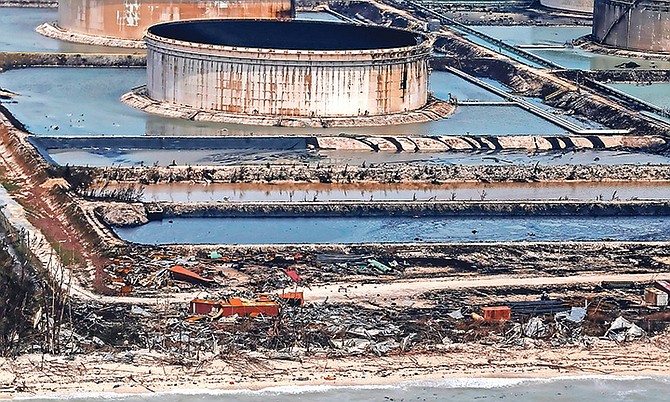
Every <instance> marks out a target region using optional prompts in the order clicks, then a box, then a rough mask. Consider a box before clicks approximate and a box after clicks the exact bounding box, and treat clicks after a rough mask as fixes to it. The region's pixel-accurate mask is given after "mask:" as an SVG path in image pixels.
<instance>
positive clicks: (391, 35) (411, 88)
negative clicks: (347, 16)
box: [145, 20, 432, 118]
mask: <svg viewBox="0 0 670 402" xmlns="http://www.w3.org/2000/svg"><path fill="white" fill-rule="evenodd" d="M145 39H146V43H147V50H148V51H147V75H148V77H147V78H148V83H147V87H146V95H147V96H148V97H149V98H151V99H152V100H154V101H157V102H160V103H166V104H171V105H184V106H188V107H191V108H194V109H196V110H203V111H220V112H224V113H232V114H242V115H250V116H263V115H265V116H286V117H307V118H319V117H344V116H378V115H387V114H394V113H402V112H408V111H412V110H416V109H419V108H421V107H423V106H424V105H426V103H427V101H428V75H429V67H428V60H429V58H430V55H431V52H432V42H431V40H429V38H428V37H426V36H425V35H423V34H420V33H416V32H412V31H408V30H401V29H392V28H385V27H379V26H364V25H353V24H342V23H326V22H316V21H270V20H256V21H248V20H200V21H180V22H171V23H165V24H159V25H156V26H153V27H151V28H150V29H149V31H148V33H147V35H146V38H145Z"/></svg>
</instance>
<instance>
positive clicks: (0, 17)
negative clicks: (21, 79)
mask: <svg viewBox="0 0 670 402" xmlns="http://www.w3.org/2000/svg"><path fill="white" fill-rule="evenodd" d="M56 20H58V9H57V8H14V7H0V52H66V53H137V52H138V50H132V49H122V48H113V47H106V46H90V45H82V44H77V43H70V42H64V41H60V40H56V39H51V38H47V37H45V36H42V35H40V34H39V33H37V32H36V31H35V28H37V26H38V25H40V24H42V23H45V22H52V21H56ZM139 52H140V53H143V51H141V50H140V51H139Z"/></svg>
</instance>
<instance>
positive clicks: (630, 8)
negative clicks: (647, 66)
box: [593, 0, 670, 52]
mask: <svg viewBox="0 0 670 402" xmlns="http://www.w3.org/2000/svg"><path fill="white" fill-rule="evenodd" d="M593 37H594V38H595V40H596V41H598V42H600V43H602V44H605V45H609V46H614V47H618V48H621V49H630V50H637V51H643V52H644V51H651V52H670V1H668V0H640V1H628V0H595V4H594V10H593Z"/></svg>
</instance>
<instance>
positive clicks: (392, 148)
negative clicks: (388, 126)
mask: <svg viewBox="0 0 670 402" xmlns="http://www.w3.org/2000/svg"><path fill="white" fill-rule="evenodd" d="M365 141H368V142H370V143H372V144H375V145H376V146H377V147H379V150H380V151H384V152H398V151H400V150H399V149H398V147H397V146H396V145H395V144H394V143H392V142H391V141H389V140H387V139H386V138H381V137H365Z"/></svg>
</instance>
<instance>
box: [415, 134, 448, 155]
mask: <svg viewBox="0 0 670 402" xmlns="http://www.w3.org/2000/svg"><path fill="white" fill-rule="evenodd" d="M412 141H414V142H415V143H416V146H417V147H418V148H419V151H421V152H427V151H437V152H440V151H449V149H450V148H449V146H447V145H446V144H443V143H441V142H440V141H437V140H434V139H432V138H426V137H412Z"/></svg>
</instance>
